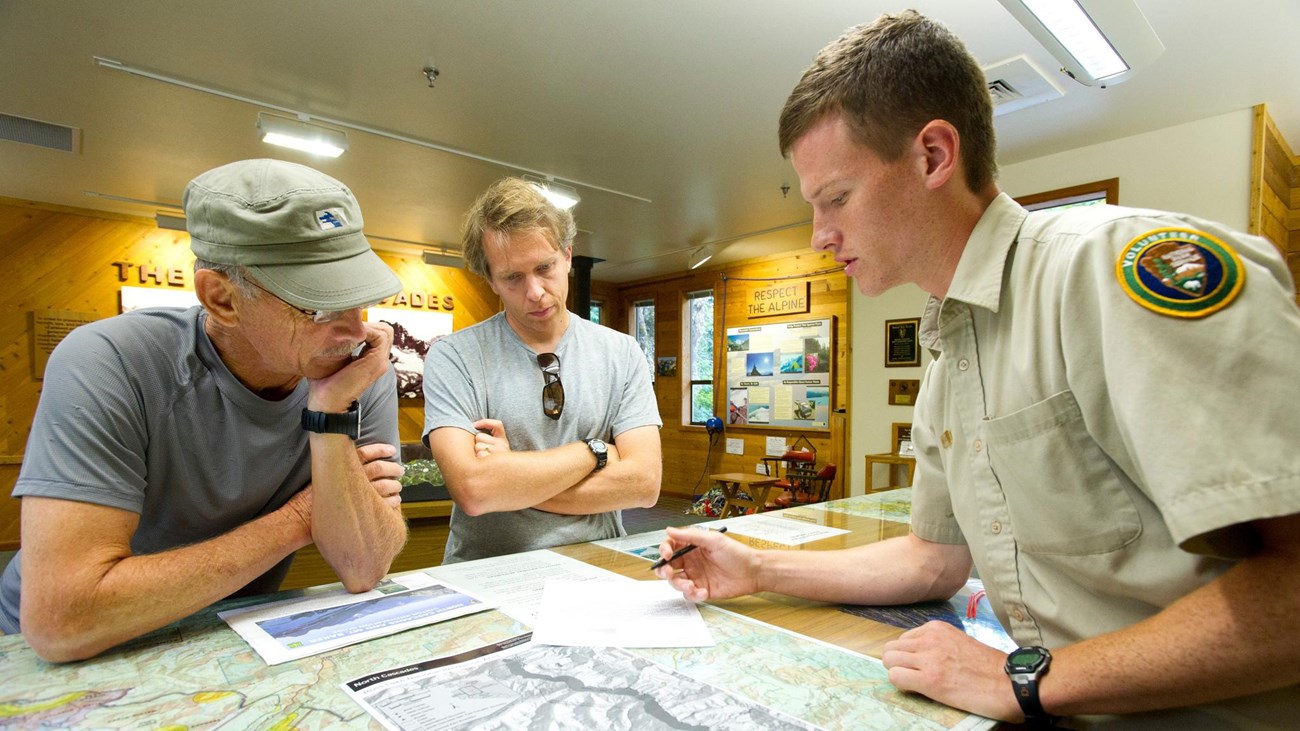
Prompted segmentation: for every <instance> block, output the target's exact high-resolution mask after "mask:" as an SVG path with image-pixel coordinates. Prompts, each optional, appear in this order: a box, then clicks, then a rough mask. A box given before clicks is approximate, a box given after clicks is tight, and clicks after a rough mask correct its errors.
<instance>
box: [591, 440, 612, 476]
mask: <svg viewBox="0 0 1300 731" xmlns="http://www.w3.org/2000/svg"><path fill="white" fill-rule="evenodd" d="M587 448H588V449H590V450H591V453H592V454H594V455H596V469H594V470H592V472H600V471H601V470H602V469H604V467H605V463H606V462H607V461H609V447H607V446H606V445H605V443H604V442H603V441H601V440H599V439H588V440H587Z"/></svg>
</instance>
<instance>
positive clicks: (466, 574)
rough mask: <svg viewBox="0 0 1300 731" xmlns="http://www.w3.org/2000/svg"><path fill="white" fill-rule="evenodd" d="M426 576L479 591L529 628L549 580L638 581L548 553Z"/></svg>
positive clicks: (532, 553) (455, 566)
mask: <svg viewBox="0 0 1300 731" xmlns="http://www.w3.org/2000/svg"><path fill="white" fill-rule="evenodd" d="M424 573H426V574H428V575H429V576H432V577H434V578H437V579H440V580H443V581H449V582H451V583H454V584H455V585H456V586H463V587H465V588H467V589H469V590H470V591H473V592H475V593H476V594H478V595H479V596H481V597H483V598H484V599H485V600H487V601H489V602H492V603H493V604H494V605H496V607H497V608H498V609H500V610H501V611H502V612H504V613H505V614H508V615H509V616H511V617H513V618H514V619H517V620H519V621H520V622H523V623H524V624H527V625H533V624H536V623H537V610H538V609H539V608H540V607H541V605H542V588H543V586H544V585H545V582H546V580H547V579H552V578H567V579H573V580H578V581H588V580H591V579H608V578H611V577H612V578H614V579H615V580H620V581H629V582H630V581H635V579H629V578H627V577H626V576H622V575H620V574H616V573H614V572H612V571H606V570H605V569H602V568H598V567H596V566H592V565H591V564H588V563H583V562H582V561H579V560H577V559H573V558H569V557H568V556H563V555H561V554H558V553H555V552H554V551H546V550H541V551H527V552H524V553H515V554H510V555H507V556H496V557H494V558H481V559H478V560H477V561H465V562H462V563H453V564H447V565H445V566H435V567H434V568H431V569H425V570H424Z"/></svg>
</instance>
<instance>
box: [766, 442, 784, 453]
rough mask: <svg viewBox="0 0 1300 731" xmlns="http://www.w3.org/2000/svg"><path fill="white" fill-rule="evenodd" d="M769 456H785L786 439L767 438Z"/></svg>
mask: <svg viewBox="0 0 1300 731" xmlns="http://www.w3.org/2000/svg"><path fill="white" fill-rule="evenodd" d="M766 444H767V456H769V457H780V456H783V455H784V454H785V437H768V438H767V442H766Z"/></svg>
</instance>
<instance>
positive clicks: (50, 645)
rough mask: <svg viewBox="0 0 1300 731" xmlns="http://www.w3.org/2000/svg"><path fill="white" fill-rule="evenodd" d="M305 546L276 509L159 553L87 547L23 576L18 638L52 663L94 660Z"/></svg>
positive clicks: (299, 527)
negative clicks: (57, 570)
mask: <svg viewBox="0 0 1300 731" xmlns="http://www.w3.org/2000/svg"><path fill="white" fill-rule="evenodd" d="M310 542H311V539H310V535H309V534H308V532H307V527H306V524H305V522H303V521H301V520H299V519H298V518H297V517H295V516H294V515H293V514H292V513H290V512H288V511H286V510H283V509H282V510H278V511H276V512H274V513H271V514H270V515H265V516H262V517H261V518H258V519H256V520H254V521H251V522H249V523H245V524H244V525H242V526H239V527H238V528H236V529H234V530H232V531H230V532H228V533H224V534H222V535H220V536H217V537H216V538H212V539H210V540H207V541H203V542H202V543H195V544H192V545H189V546H184V547H181V548H176V549H172V550H169V551H165V552H162V553H155V554H147V555H140V556H131V555H129V549H128V548H127V547H125V546H115V545H102V546H98V547H91V548H90V549H86V550H83V551H82V552H81V555H80V557H79V559H78V561H77V563H76V565H75V566H74V567H72V568H70V569H69V570H68V572H67V573H65V574H62V575H55V576H50V575H42V574H41V573H40V571H39V570H38V571H36V572H32V573H29V574H28V576H26V577H25V579H26V581H24V587H23V596H22V616H21V623H22V630H23V634H24V636H25V637H27V639H28V642H29V643H30V644H31V645H32V647H33V648H34V649H35V650H36V652H37V654H39V655H40V656H41V657H43V658H45V659H46V660H49V661H51V662H67V661H71V660H81V659H84V658H88V657H93V656H95V655H98V654H99V653H101V652H103V651H104V650H107V649H109V648H111V647H114V646H116V645H119V644H121V643H123V642H126V641H127V640H131V639H133V638H135V637H139V636H140V635H142V634H145V633H146V632H150V631H152V630H155V629H157V628H159V627H163V626H165V625H167V624H170V623H171V622H174V621H176V620H178V619H181V618H182V617H186V616H189V615H190V614H192V613H194V612H195V611H198V610H199V609H202V608H204V607H206V606H209V605H210V604H212V603H213V602H216V601H219V600H221V599H224V598H225V597H227V596H229V595H230V594H233V593H234V592H236V591H238V590H239V589H241V588H243V587H244V586H245V585H247V584H248V583H250V582H251V581H253V580H254V579H256V578H257V577H258V576H261V575H262V574H263V573H265V572H266V571H269V570H270V569H271V568H272V567H274V566H275V565H276V564H277V563H279V562H280V561H281V560H283V559H284V558H285V557H286V556H288V555H289V554H291V553H293V552H294V551H296V550H298V549H299V548H302V547H303V546H305V545H307V544H308V543H310ZM124 554H125V556H124ZM23 559H24V561H26V559H27V557H26V556H24V557H23ZM38 569H39V567H38ZM38 581H39V582H45V583H46V585H45V586H43V587H38V586H37V582H38Z"/></svg>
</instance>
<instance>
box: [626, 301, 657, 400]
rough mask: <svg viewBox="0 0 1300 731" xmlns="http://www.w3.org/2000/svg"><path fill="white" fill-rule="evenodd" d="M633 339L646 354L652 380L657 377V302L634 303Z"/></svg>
mask: <svg viewBox="0 0 1300 731" xmlns="http://www.w3.org/2000/svg"><path fill="white" fill-rule="evenodd" d="M632 337H634V338H636V342H637V345H640V346H641V352H642V353H645V361H646V364H647V365H648V366H649V367H650V380H652V381H653V380H654V377H655V301H654V300H641V301H639V302H633V303H632Z"/></svg>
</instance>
